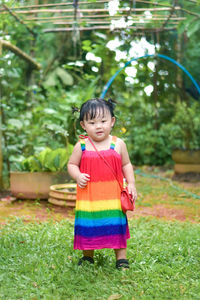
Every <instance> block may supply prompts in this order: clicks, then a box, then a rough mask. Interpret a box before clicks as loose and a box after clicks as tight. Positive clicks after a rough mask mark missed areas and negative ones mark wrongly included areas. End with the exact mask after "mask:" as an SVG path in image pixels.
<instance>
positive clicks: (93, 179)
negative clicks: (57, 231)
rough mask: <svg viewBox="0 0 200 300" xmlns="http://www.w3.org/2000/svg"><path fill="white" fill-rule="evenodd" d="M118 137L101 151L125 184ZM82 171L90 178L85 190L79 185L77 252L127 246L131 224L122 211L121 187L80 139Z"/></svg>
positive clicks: (76, 219)
mask: <svg viewBox="0 0 200 300" xmlns="http://www.w3.org/2000/svg"><path fill="white" fill-rule="evenodd" d="M116 140H117V137H114V136H113V137H112V142H111V145H110V149H108V150H102V151H100V152H101V154H102V155H103V156H104V157H105V159H106V160H107V161H108V163H109V164H110V165H111V166H112V168H113V169H114V171H115V172H116V174H118V179H119V180H120V181H121V182H123V173H122V162H121V156H120V155H119V154H118V153H117V152H116V151H115V143H116ZM80 143H81V148H82V158H81V163H80V171H81V172H82V173H87V174H89V175H90V181H89V182H88V184H87V186H86V187H85V188H83V189H82V188H80V187H79V186H77V201H76V213H75V234H74V249H79V250H93V249H102V248H113V249H120V248H126V247H127V239H128V238H130V234H129V228H128V221H127V217H126V215H125V214H124V213H123V212H122V209H121V202H120V193H121V190H120V187H119V183H118V182H117V180H116V178H115V176H114V175H113V173H112V171H111V170H110V169H109V167H108V166H107V165H106V164H105V162H104V161H103V160H102V158H101V157H100V156H99V155H98V153H97V152H96V151H88V150H87V149H86V147H85V140H81V141H80Z"/></svg>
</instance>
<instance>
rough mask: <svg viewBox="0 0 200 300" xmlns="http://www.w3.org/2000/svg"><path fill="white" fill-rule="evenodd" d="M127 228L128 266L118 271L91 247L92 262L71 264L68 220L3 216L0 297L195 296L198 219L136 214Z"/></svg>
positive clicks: (199, 293) (110, 258)
mask: <svg viewBox="0 0 200 300" xmlns="http://www.w3.org/2000/svg"><path fill="white" fill-rule="evenodd" d="M130 231H131V239H130V240H129V242H128V258H129V261H130V264H131V266H130V269H129V270H127V271H118V270H116V269H115V259H114V254H113V251H112V250H99V251H97V252H96V255H95V265H94V266H81V267H78V266H77V261H78V259H79V257H80V256H81V253H80V252H79V251H73V222H72V221H68V220H63V221H60V222H53V221H52V222H44V223H40V224H38V223H28V224H24V222H23V221H22V219H20V218H19V219H16V220H14V221H11V222H8V223H7V224H6V225H4V226H2V229H1V240H0V253H1V256H0V299H3V300H4V299H9V300H12V299H23V300H26V299H27V300H29V299H56V300H57V299H59V300H60V299H63V300H64V299H81V300H82V299H95V300H96V299H102V300H103V299H126V300H128V299H159V300H160V299H187V300H188V299H195V300H196V299H200V284H199V282H200V270H199V265H200V247H199V245H200V225H199V224H192V223H189V222H182V223H181V222H172V221H164V220H158V219H155V218H152V217H140V218H137V219H132V220H130ZM111 296H112V297H111ZM109 297H110V298H109Z"/></svg>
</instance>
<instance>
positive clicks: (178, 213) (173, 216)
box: [128, 205, 194, 221]
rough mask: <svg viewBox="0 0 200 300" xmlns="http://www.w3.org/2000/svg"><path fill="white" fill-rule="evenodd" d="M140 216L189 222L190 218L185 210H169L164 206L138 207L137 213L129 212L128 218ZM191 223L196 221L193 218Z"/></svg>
mask: <svg viewBox="0 0 200 300" xmlns="http://www.w3.org/2000/svg"><path fill="white" fill-rule="evenodd" d="M140 216H153V217H156V218H164V219H167V220H179V221H186V219H187V220H188V216H186V215H185V212H184V210H181V209H174V208H167V207H164V206H162V205H154V206H153V207H138V208H137V209H136V210H135V212H128V218H133V217H140ZM191 221H194V220H193V219H192V218H191Z"/></svg>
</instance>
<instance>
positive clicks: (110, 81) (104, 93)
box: [100, 54, 200, 98]
mask: <svg viewBox="0 0 200 300" xmlns="http://www.w3.org/2000/svg"><path fill="white" fill-rule="evenodd" d="M146 57H161V58H164V59H166V60H168V61H171V62H172V63H173V64H175V65H177V66H178V67H179V68H180V69H181V70H183V72H185V74H186V75H187V76H188V77H189V78H190V79H191V81H192V82H193V84H194V85H195V87H196V89H197V91H198V93H199V94H200V86H199V85H198V83H197V82H196V80H195V79H194V78H193V77H192V75H191V74H190V73H189V72H188V71H187V70H186V68H184V67H183V66H182V65H181V64H179V63H178V62H177V61H176V60H174V59H173V58H170V57H169V56H166V55H163V54H146V55H143V56H140V57H137V58H132V59H131V60H129V61H127V62H126V63H125V65H124V66H123V67H122V68H120V69H119V70H118V71H117V72H116V73H115V74H114V75H113V76H112V77H111V78H110V79H109V81H108V82H107V83H106V85H105V86H104V88H103V91H102V93H101V96H100V98H104V97H105V95H106V93H107V91H108V89H109V87H110V86H111V84H112V82H113V81H114V79H115V78H116V77H117V75H118V74H119V73H120V72H121V71H122V70H123V69H124V68H126V67H127V66H128V65H130V63H131V62H132V61H135V60H138V59H141V58H146Z"/></svg>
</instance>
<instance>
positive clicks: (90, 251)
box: [83, 250, 94, 258]
mask: <svg viewBox="0 0 200 300" xmlns="http://www.w3.org/2000/svg"><path fill="white" fill-rule="evenodd" d="M83 256H89V257H92V258H93V256H94V250H83Z"/></svg>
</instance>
